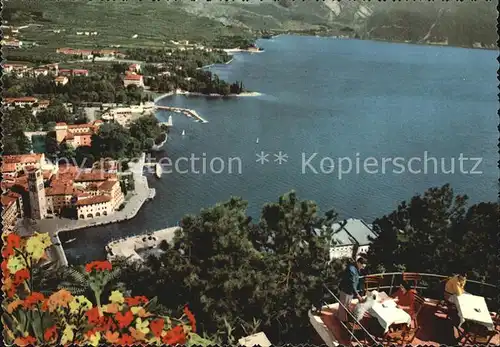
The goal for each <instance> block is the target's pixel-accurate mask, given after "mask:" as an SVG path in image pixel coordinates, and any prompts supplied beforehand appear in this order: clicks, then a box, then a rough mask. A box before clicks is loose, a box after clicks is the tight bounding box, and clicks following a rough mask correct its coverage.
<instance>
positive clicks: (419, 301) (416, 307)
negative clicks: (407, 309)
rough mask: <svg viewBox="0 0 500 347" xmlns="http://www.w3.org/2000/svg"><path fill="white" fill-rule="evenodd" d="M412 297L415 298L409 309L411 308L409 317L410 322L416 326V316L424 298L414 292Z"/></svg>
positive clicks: (420, 309)
mask: <svg viewBox="0 0 500 347" xmlns="http://www.w3.org/2000/svg"><path fill="white" fill-rule="evenodd" d="M414 298H415V301H414V303H413V307H412V308H411V310H412V313H411V316H412V317H411V319H412V322H413V323H415V326H417V317H418V315H419V314H420V312H421V311H422V309H423V308H424V306H425V299H424V298H423V297H421V296H420V295H419V294H416V293H415V296H414Z"/></svg>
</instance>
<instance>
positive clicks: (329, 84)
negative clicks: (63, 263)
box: [61, 36, 498, 263]
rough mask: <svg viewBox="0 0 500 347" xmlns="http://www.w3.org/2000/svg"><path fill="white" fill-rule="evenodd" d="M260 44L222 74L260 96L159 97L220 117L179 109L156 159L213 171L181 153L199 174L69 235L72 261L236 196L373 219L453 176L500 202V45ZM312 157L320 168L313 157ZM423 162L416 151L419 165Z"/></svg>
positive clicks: (160, 183)
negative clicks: (118, 219) (303, 202)
mask: <svg viewBox="0 0 500 347" xmlns="http://www.w3.org/2000/svg"><path fill="white" fill-rule="evenodd" d="M258 44H259V46H261V47H262V48H264V50H265V52H264V53H258V54H237V55H235V56H234V60H233V61H232V62H231V63H230V64H228V65H217V66H215V67H212V68H211V70H212V71H213V72H214V73H217V74H218V75H219V76H220V77H221V78H222V79H224V80H228V81H234V80H243V82H244V85H245V87H246V88H247V89H249V90H253V91H258V92H260V93H262V95H261V96H258V97H239V98H227V99H213V98H204V97H186V96H174V97H169V98H165V99H162V100H161V101H160V102H159V103H160V104H163V105H175V106H179V107H187V108H191V109H195V110H196V111H197V112H198V113H199V114H200V115H202V116H203V117H204V118H205V119H207V120H208V121H209V122H208V123H206V124H200V123H196V122H193V121H192V120H190V119H188V118H186V117H184V116H182V115H179V114H174V116H173V121H174V128H173V129H172V131H171V134H170V136H169V140H168V141H167V143H166V145H165V147H164V149H165V152H164V153H160V154H159V156H168V157H169V158H170V159H171V160H172V161H173V162H174V163H175V161H176V160H179V158H182V157H186V158H190V157H191V156H192V155H193V156H194V157H198V158H203V157H204V158H206V163H207V165H206V166H207V167H206V171H207V172H206V173H205V174H203V173H202V172H203V171H202V170H203V167H202V160H201V159H200V160H199V161H198V162H197V163H196V164H195V167H194V170H192V168H191V167H190V166H191V165H190V164H188V163H187V162H185V161H184V162H182V161H180V162H179V169H180V170H181V171H184V170H186V169H187V170H188V171H190V172H188V173H180V172H175V169H174V168H173V169H174V170H173V171H174V172H173V173H171V174H164V175H163V177H162V178H161V179H160V180H157V179H155V178H154V177H151V179H150V183H151V186H152V187H154V188H156V191H157V194H156V198H155V200H154V201H153V202H149V203H146V205H145V206H144V208H143V209H142V210H141V211H140V212H139V214H138V216H137V217H136V218H135V219H134V220H131V221H128V222H124V223H120V224H116V225H109V226H105V227H99V228H92V229H86V230H81V231H77V232H73V233H69V234H66V235H63V236H62V237H61V238H62V239H63V240H64V239H68V238H72V237H77V240H76V241H74V242H72V243H70V244H68V245H66V246H67V247H66V246H65V248H67V249H66V253H67V256H68V259H69V261H70V262H79V263H80V262H84V261H88V260H91V259H96V258H103V257H104V250H103V249H104V245H105V244H106V243H107V242H109V241H110V240H111V239H114V238H119V237H123V236H128V235H134V234H139V233H143V232H146V231H153V230H155V229H160V228H164V227H166V226H167V225H169V226H172V225H174V224H175V223H176V222H177V221H178V220H180V219H181V218H182V216H183V215H184V214H186V213H197V212H199V210H200V209H201V208H203V207H207V206H210V205H213V204H215V203H216V202H218V201H223V200H226V199H228V198H229V197H230V196H231V195H235V196H241V197H243V198H244V199H245V200H247V201H249V211H248V213H249V214H250V215H251V216H253V217H258V216H259V212H260V209H261V207H262V205H263V204H264V203H265V202H270V201H276V200H277V198H278V197H279V196H280V195H281V194H283V193H285V192H287V191H289V190H291V189H295V190H296V191H297V192H298V194H299V196H300V197H301V198H303V199H311V200H315V201H316V202H317V203H318V205H319V206H320V208H321V209H322V210H323V211H326V210H328V209H330V208H334V209H335V210H336V211H337V212H338V213H339V214H340V217H346V218H347V217H355V218H363V219H365V220H366V221H369V222H371V221H372V220H373V219H374V218H376V217H380V216H382V215H384V214H386V213H390V212H391V211H392V210H393V209H394V208H395V207H396V206H397V204H398V203H399V202H400V201H402V200H408V199H410V198H411V197H412V196H413V195H415V194H419V193H423V192H424V191H425V190H426V189H428V188H429V187H433V186H441V185H443V184H445V183H450V184H451V185H452V187H453V188H454V189H455V191H456V192H457V193H460V194H467V195H468V196H469V197H470V200H471V202H479V201H494V200H496V198H497V192H498V188H497V180H498V168H497V160H498V154H497V150H498V148H497V143H498V132H497V124H498V116H497V109H498V102H497V96H496V94H497V84H498V81H497V79H496V70H497V67H498V64H497V61H496V55H497V54H496V52H494V51H486V50H473V49H463V48H452V47H436V46H419V45H406V44H395V43H384V42H371V41H360V40H338V39H332V38H318V37H303V36H299V37H296V36H280V37H277V38H273V39H271V40H261V41H259V42H258ZM168 115H169V114H168V113H166V112H163V111H162V112H159V113H158V115H157V117H158V118H159V119H160V120H167V118H168ZM183 130H184V131H185V132H186V135H185V136H182V135H181V133H182V131H183ZM257 138H258V139H259V141H258V143H256V139H257ZM280 151H281V152H282V154H286V155H287V158H286V159H287V161H286V162H282V163H281V165H280V164H279V163H278V162H275V161H274V160H275V159H276V157H275V154H278V153H279V152H280ZM260 152H264V154H268V156H267V157H266V158H267V159H268V160H269V161H268V162H265V163H264V164H260V163H257V162H256V159H257V157H256V154H258V153H260ZM314 153H316V154H315V157H313V158H312V159H311V160H310V161H309V164H310V166H308V165H305V166H304V165H302V164H303V162H307V160H308V159H309V158H311V156H313V155H314ZM425 153H427V154H425ZM425 155H427V158H429V157H435V158H436V160H437V164H438V168H437V169H438V173H435V172H434V163H433V160H432V159H428V160H427V173H424V172H423V170H424V169H425V166H424V163H423V162H419V159H418V158H420V160H421V161H424V160H425V158H426V157H425ZM461 155H462V157H464V158H471V157H472V158H482V161H481V162H480V163H479V166H478V167H477V168H475V172H481V173H476V174H471V173H464V172H466V171H470V170H471V169H472V168H473V166H474V165H475V161H472V160H464V161H463V164H462V165H463V166H462V168H461V167H460V162H459V158H460V156H461ZM216 157H217V158H220V159H214V158H216ZM303 157H304V160H303ZM343 157H348V158H350V161H351V163H352V169H351V172H350V173H347V169H348V159H344V160H343V161H342V169H343V170H344V173H343V174H342V175H341V176H339V167H338V164H339V158H343ZM369 157H372V158H371V159H368V158H369ZM396 157H400V158H399V159H398V160H396V161H394V158H396ZM230 158H232V159H230ZM412 158H417V159H413V160H412V164H411V165H410V164H409V163H408V162H409V161H410V160H411V159H412ZM441 158H443V159H441ZM452 158H454V160H455V167H454V173H447V174H446V173H442V172H441V160H443V161H444V164H445V170H447V171H449V170H450V169H451V168H452V167H451V165H452V164H451V161H452ZM211 160H213V161H214V162H213V164H214V170H215V171H217V170H219V169H220V168H221V166H220V165H221V161H223V162H224V170H223V172H222V173H214V172H211V171H213V170H211V169H210V161H211ZM230 160H232V161H231V162H230ZM384 160H385V164H384V165H385V173H383V172H382V168H383V167H382V162H383V161H384ZM356 161H358V162H359V165H358V166H359V171H358V172H356V171H357V170H356ZM364 161H367V164H368V167H367V169H366V170H365V168H364ZM239 163H241V171H239V169H240V168H239V167H238V165H239ZM332 163H333V165H334V167H333V168H332V167H331V166H332ZM375 163H376V164H375ZM321 164H322V165H321ZM398 164H399V166H398ZM229 166H231V170H232V172H231V173H229V172H228V171H229V168H228V167H229ZM303 166H304V168H303ZM303 169H304V170H303ZM410 169H411V170H413V172H414V173H411V172H409V170H410ZM402 170H404V172H402ZM418 170H421V172H420V173H418ZM194 171H199V172H200V173H195V172H194ZM239 172H241V173H239ZM315 172H316V173H315Z"/></svg>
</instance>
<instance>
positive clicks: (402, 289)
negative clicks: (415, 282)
mask: <svg viewBox="0 0 500 347" xmlns="http://www.w3.org/2000/svg"><path fill="white" fill-rule="evenodd" d="M415 294H416V292H415V289H412V288H411V286H410V284H409V283H408V282H406V281H402V282H401V284H400V285H399V288H398V290H397V291H396V292H395V293H394V294H392V295H391V296H392V297H393V298H394V301H395V302H397V304H398V305H397V307H398V308H400V309H402V310H404V311H405V312H407V313H408V314H409V315H413V313H414V303H415Z"/></svg>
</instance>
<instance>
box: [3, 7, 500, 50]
mask: <svg viewBox="0 0 500 347" xmlns="http://www.w3.org/2000/svg"><path fill="white" fill-rule="evenodd" d="M496 5H497V2H492V1H489V2H487V1H477V2H476V1H474V2H456V1H449V2H448V1H446V2H445V1H443V2H441V1H433V2H427V1H426V2H405V1H402V2H383V3H381V2H361V1H343V2H338V1H314V0H305V1H299V0H296V1H295V0H279V1H274V0H262V1H259V0H247V1H234V2H233V1H231V2H225V1H215V0H213V1H189V0H179V1H168V2H166V1H158V2H155V1H139V0H127V1H87V0H44V1H36V2H34V1H32V0H9V1H7V0H6V1H5V2H4V10H3V17H4V19H6V20H7V21H9V24H13V23H14V24H15V23H26V21H31V22H38V23H41V24H43V25H44V26H45V27H46V28H52V27H59V28H61V27H62V28H66V29H67V31H70V30H78V29H79V30H97V31H99V32H101V33H102V34H103V36H101V37H100V38H99V39H100V40H101V39H105V41H106V43H107V42H108V41H109V42H120V43H123V42H124V40H125V39H127V40H128V39H129V38H130V37H131V36H133V35H135V34H138V36H139V39H138V40H136V41H135V43H136V44H138V45H139V43H141V44H144V45H155V44H157V41H158V40H168V39H173V38H181V37H184V38H186V39H192V40H201V41H211V40H213V39H214V38H216V37H217V36H221V35H242V36H252V35H259V34H261V33H263V32H266V33H284V32H294V33H308V34H318V35H340V34H342V35H348V36H353V37H359V38H363V39H375V40H387V41H399V42H401V41H406V42H412V43H424V44H425V43H441V44H449V45H453V46H463V47H472V46H476V47H488V48H494V47H496V40H497V34H496V23H497V21H496V18H497V10H496ZM104 36H105V37H104ZM141 37H142V38H143V39H142V41H141ZM145 38H147V40H146V39H145ZM59 39H61V40H60V41H64V40H62V37H59ZM69 41H70V42H71V41H72V40H69Z"/></svg>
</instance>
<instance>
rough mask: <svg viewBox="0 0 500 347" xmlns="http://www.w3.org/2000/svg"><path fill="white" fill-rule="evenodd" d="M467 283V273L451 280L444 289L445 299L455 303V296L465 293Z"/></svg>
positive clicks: (462, 273)
mask: <svg viewBox="0 0 500 347" xmlns="http://www.w3.org/2000/svg"><path fill="white" fill-rule="evenodd" d="M466 282H467V273H466V272H461V273H459V274H457V275H455V276H453V277H452V278H450V279H449V280H448V281H447V282H446V285H445V287H444V299H445V300H446V301H448V302H451V303H453V297H454V296H460V295H462V294H464V293H465V283H466Z"/></svg>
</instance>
